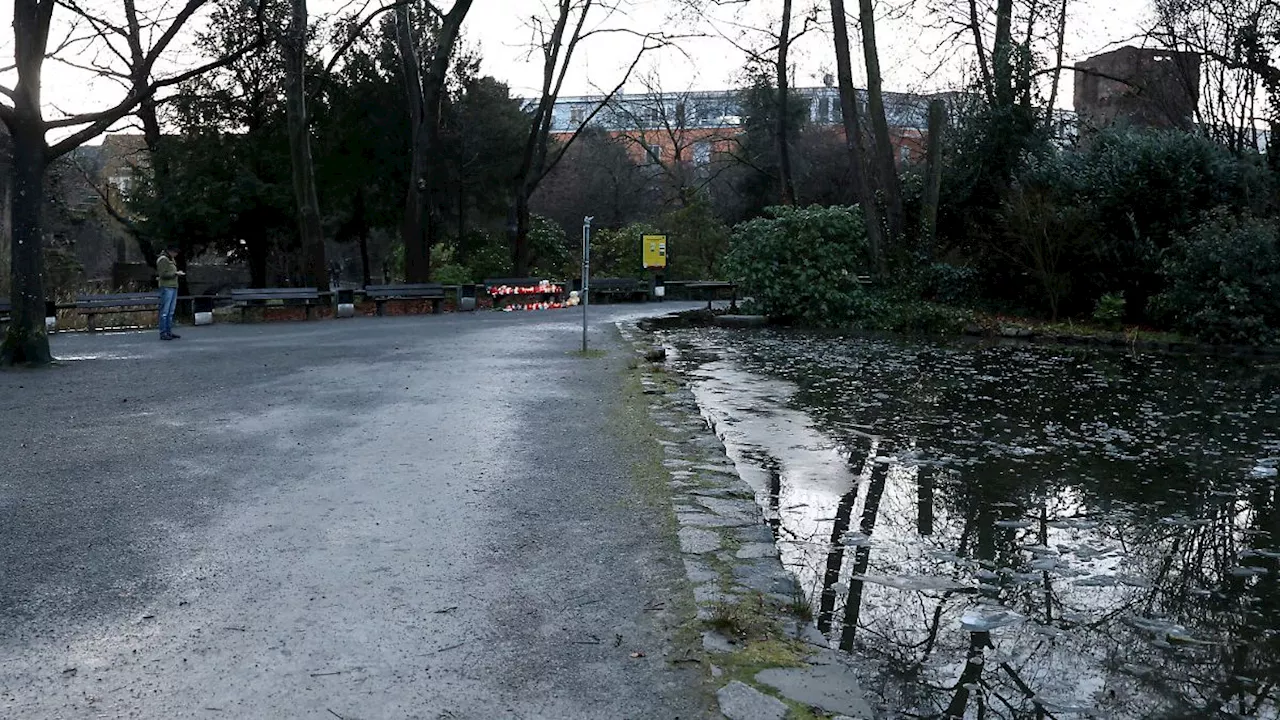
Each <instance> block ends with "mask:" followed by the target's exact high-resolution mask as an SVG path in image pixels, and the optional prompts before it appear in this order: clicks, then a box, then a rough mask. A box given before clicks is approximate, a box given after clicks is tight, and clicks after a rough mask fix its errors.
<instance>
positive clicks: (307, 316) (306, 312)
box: [302, 303, 311, 321]
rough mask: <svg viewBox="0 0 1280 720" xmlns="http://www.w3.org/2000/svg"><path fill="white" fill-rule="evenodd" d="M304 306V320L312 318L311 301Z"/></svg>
mask: <svg viewBox="0 0 1280 720" xmlns="http://www.w3.org/2000/svg"><path fill="white" fill-rule="evenodd" d="M303 307H304V308H305V309H304V310H303V311H302V319H303V320H304V321H306V320H310V319H311V303H307V304H306V305H304V306H303Z"/></svg>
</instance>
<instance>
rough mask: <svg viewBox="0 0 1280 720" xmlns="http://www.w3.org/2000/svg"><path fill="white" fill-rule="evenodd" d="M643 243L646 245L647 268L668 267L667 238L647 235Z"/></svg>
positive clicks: (645, 264) (645, 261) (645, 258)
mask: <svg viewBox="0 0 1280 720" xmlns="http://www.w3.org/2000/svg"><path fill="white" fill-rule="evenodd" d="M641 241H642V242H643V243H644V266H645V267H647V268H664V267H666V266H667V236H666V235H645V236H644V237H643V238H641ZM633 257H634V256H633Z"/></svg>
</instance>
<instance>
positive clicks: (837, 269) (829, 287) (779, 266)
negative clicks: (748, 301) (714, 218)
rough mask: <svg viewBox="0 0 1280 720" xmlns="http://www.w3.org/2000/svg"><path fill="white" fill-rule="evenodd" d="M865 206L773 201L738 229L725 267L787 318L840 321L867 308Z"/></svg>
mask: <svg viewBox="0 0 1280 720" xmlns="http://www.w3.org/2000/svg"><path fill="white" fill-rule="evenodd" d="M869 264H870V261H869V258H868V256H867V244H866V230H865V228H864V226H863V223H862V212H861V211H860V210H858V209H857V208H848V207H827V208H824V207H818V206H813V207H808V208H794V207H773V208H768V209H767V210H766V211H765V217H763V218H760V219H757V220H752V221H749V222H746V223H743V224H741V225H739V226H738V227H737V228H735V229H734V232H733V237H732V240H731V246H730V250H729V255H728V257H727V258H726V261H725V267H726V269H727V270H728V272H729V274H730V276H731V277H732V278H733V279H734V280H736V281H737V282H738V283H739V284H740V285H741V292H742V293H743V294H745V295H750V296H751V297H753V298H754V299H755V301H756V303H757V305H758V307H759V310H760V311H761V312H763V313H764V314H766V315H769V316H770V317H773V318H776V319H778V320H781V321H784V322H797V323H803V324H805V325H817V326H838V325H843V324H845V323H846V322H847V321H848V320H849V319H850V318H852V317H855V316H858V315H861V314H863V313H864V312H865V310H866V305H867V303H868V298H867V295H866V293H865V291H864V289H863V286H862V285H860V284H859V283H858V276H859V275H861V274H864V273H865V272H866V271H867V268H868V267H869Z"/></svg>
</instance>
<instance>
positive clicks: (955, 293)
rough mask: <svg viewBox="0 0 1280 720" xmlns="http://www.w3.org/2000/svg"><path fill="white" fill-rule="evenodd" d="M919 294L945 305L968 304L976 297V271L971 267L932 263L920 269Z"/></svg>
mask: <svg viewBox="0 0 1280 720" xmlns="http://www.w3.org/2000/svg"><path fill="white" fill-rule="evenodd" d="M920 285H921V288H920V294H921V296H922V297H924V299H926V300H932V301H935V302H940V303H945V304H947V305H968V304H971V303H972V302H974V301H975V300H976V299H977V297H978V290H979V288H978V272H977V271H976V270H974V269H973V268H971V267H965V266H962V265H949V264H947V263H932V264H929V265H925V266H924V267H923V268H922V269H921V270H920Z"/></svg>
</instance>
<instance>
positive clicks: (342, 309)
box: [334, 288, 356, 318]
mask: <svg viewBox="0 0 1280 720" xmlns="http://www.w3.org/2000/svg"><path fill="white" fill-rule="evenodd" d="M334 297H335V298H336V299H337V301H338V312H337V315H338V317H340V318H350V317H355V316H356V291H355V290H353V289H351V288H339V289H338V291H337V293H335V295H334Z"/></svg>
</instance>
